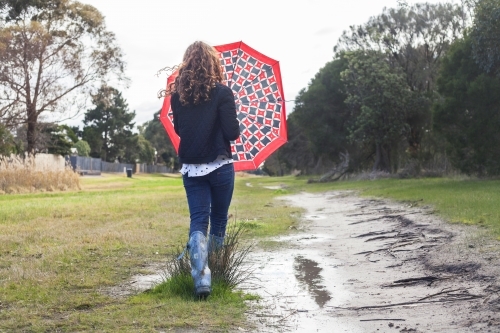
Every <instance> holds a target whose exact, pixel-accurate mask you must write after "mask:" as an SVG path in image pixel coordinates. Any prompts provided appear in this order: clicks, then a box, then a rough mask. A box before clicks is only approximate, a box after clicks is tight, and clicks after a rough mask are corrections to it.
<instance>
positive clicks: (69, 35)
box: [0, 0, 124, 154]
mask: <svg viewBox="0 0 500 333" xmlns="http://www.w3.org/2000/svg"><path fill="white" fill-rule="evenodd" d="M21 2H22V3H24V5H23V6H21V7H18V8H14V7H12V6H11V7H9V4H10V3H16V2H13V1H7V5H6V6H7V7H5V6H4V10H3V11H4V12H5V10H7V9H9V8H10V11H9V15H10V13H11V12H12V8H14V9H15V11H14V12H13V14H12V15H11V16H13V17H10V18H9V17H8V19H7V20H5V21H4V22H3V24H2V25H1V26H0V117H1V121H2V123H4V124H8V125H12V126H16V125H19V124H20V123H24V124H26V125H27V126H26V128H27V152H28V153H30V154H34V153H36V151H35V146H36V141H37V132H38V129H37V124H38V123H39V119H40V117H42V116H43V115H48V114H50V113H54V112H68V110H69V109H72V108H73V107H74V105H75V101H77V100H78V97H79V96H86V95H87V92H89V91H92V90H94V88H95V86H94V85H95V84H96V83H97V84H100V83H101V81H105V80H108V79H110V77H112V76H113V77H115V78H118V79H124V76H123V72H124V62H123V60H122V51H121V50H120V48H119V47H118V45H117V44H116V39H115V35H114V34H113V33H112V32H110V31H108V30H107V29H106V25H105V22H104V17H103V16H102V14H101V13H100V12H99V11H98V10H97V9H96V8H94V7H92V6H90V5H86V4H82V3H80V2H78V1H72V0H47V1H21ZM4 3H5V1H4Z"/></svg>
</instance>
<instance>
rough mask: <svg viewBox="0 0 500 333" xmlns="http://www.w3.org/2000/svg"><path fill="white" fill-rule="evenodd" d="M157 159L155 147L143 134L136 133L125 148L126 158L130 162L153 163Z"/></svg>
mask: <svg viewBox="0 0 500 333" xmlns="http://www.w3.org/2000/svg"><path fill="white" fill-rule="evenodd" d="M154 159H155V149H154V148H153V146H152V145H151V143H150V142H149V141H148V140H146V139H145V138H144V136H142V135H141V134H139V135H137V134H134V135H133V136H132V137H130V140H129V142H128V144H127V146H126V147H125V150H124V160H125V161H128V162H129V163H135V162H140V163H147V164H153V163H154Z"/></svg>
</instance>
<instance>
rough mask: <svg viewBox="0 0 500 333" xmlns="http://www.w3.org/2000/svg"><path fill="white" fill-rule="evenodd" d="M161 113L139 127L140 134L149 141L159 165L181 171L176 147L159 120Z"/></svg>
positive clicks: (157, 113)
mask: <svg viewBox="0 0 500 333" xmlns="http://www.w3.org/2000/svg"><path fill="white" fill-rule="evenodd" d="M159 116H160V111H158V112H156V113H155V114H154V116H153V119H152V120H149V121H147V122H145V123H144V124H143V125H142V126H139V132H140V133H141V134H142V135H143V136H144V138H145V139H146V140H148V141H149V142H150V143H151V144H152V146H153V148H154V149H155V150H156V153H157V161H156V162H157V163H165V164H166V165H167V166H169V167H170V168H172V169H179V161H178V158H177V153H176V152H175V149H174V146H173V145H172V142H171V141H170V138H169V137H168V134H167V132H166V131H165V128H164V127H163V125H162V123H161V122H160V119H159Z"/></svg>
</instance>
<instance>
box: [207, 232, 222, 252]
mask: <svg viewBox="0 0 500 333" xmlns="http://www.w3.org/2000/svg"><path fill="white" fill-rule="evenodd" d="M222 246H224V237H218V236H214V235H212V234H210V235H208V253H209V255H210V253H212V251H215V252H217V251H220V249H222Z"/></svg>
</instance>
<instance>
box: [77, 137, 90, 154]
mask: <svg viewBox="0 0 500 333" xmlns="http://www.w3.org/2000/svg"><path fill="white" fill-rule="evenodd" d="M73 148H76V151H77V153H78V156H89V155H90V146H89V143H88V142H87V141H85V140H79V141H78V142H77V143H75V144H74V145H73Z"/></svg>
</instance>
